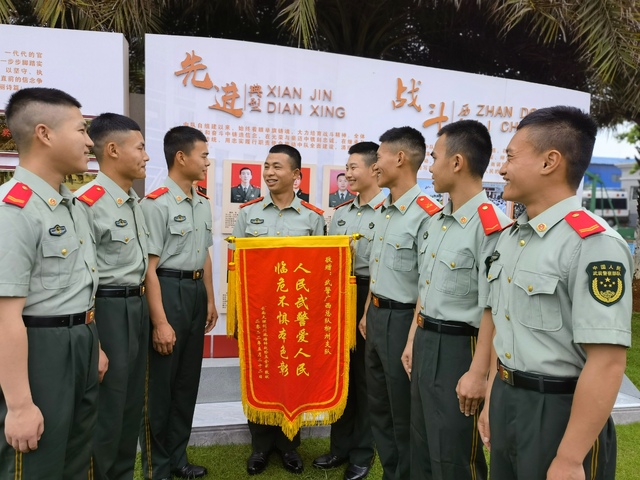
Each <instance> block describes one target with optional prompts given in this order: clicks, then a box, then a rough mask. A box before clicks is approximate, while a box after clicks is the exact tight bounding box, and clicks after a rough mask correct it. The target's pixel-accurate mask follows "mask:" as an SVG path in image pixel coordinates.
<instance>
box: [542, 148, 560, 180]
mask: <svg viewBox="0 0 640 480" xmlns="http://www.w3.org/2000/svg"><path fill="white" fill-rule="evenodd" d="M565 161H566V159H565V158H564V157H563V156H562V154H561V153H560V152H559V151H558V150H548V151H546V152H545V153H544V157H543V160H542V169H541V171H540V173H541V174H542V175H549V174H551V173H553V172H555V171H556V170H558V168H559V166H560V165H562V164H563V163H565Z"/></svg>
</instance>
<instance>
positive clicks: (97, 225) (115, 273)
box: [75, 172, 149, 286]
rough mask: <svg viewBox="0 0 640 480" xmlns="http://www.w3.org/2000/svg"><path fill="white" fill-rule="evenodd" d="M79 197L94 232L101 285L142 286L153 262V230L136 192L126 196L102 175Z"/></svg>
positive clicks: (77, 195)
mask: <svg viewBox="0 0 640 480" xmlns="http://www.w3.org/2000/svg"><path fill="white" fill-rule="evenodd" d="M75 195H76V197H77V198H78V200H80V201H79V202H77V203H78V204H79V205H81V206H83V207H84V210H85V211H86V213H87V216H88V217H89V223H90V224H91V226H92V228H93V234H94V237H95V239H96V250H97V254H98V273H99V274H100V285H121V286H135V285H140V284H141V283H142V282H143V281H144V277H145V275H146V273H147V266H148V262H149V260H148V248H147V238H148V237H149V229H148V228H147V224H146V223H145V220H144V215H143V214H142V208H141V207H140V205H138V202H139V200H140V199H139V198H138V195H137V194H136V192H135V191H134V190H133V189H131V190H129V193H126V192H125V191H124V190H122V188H120V187H119V186H118V185H117V184H116V183H115V182H114V181H113V180H111V179H110V178H109V177H108V176H106V175H105V174H104V173H102V172H100V173H98V176H97V178H96V179H95V180H94V181H93V182H91V183H89V184H87V185H85V186H84V187H82V188H81V189H80V190H78V191H77V192H76V194H75Z"/></svg>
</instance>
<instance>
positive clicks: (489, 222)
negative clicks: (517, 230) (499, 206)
mask: <svg viewBox="0 0 640 480" xmlns="http://www.w3.org/2000/svg"><path fill="white" fill-rule="evenodd" d="M478 215H479V216H480V223H482V228H483V229H484V234H485V235H491V234H492V233H495V232H501V231H502V230H504V229H505V228H507V227H508V226H509V225H512V224H513V222H511V223H508V224H505V225H502V224H501V223H500V219H499V218H498V214H497V212H496V208H495V206H494V205H493V203H483V204H481V205H480V206H479V207H478Z"/></svg>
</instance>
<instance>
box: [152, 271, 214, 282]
mask: <svg viewBox="0 0 640 480" xmlns="http://www.w3.org/2000/svg"><path fill="white" fill-rule="evenodd" d="M156 274H157V275H158V276H159V277H174V278H182V279H184V278H188V279H190V280H200V279H202V277H203V276H204V270H203V269H202V268H201V269H200V270H174V269H173V268H159V269H157V270H156Z"/></svg>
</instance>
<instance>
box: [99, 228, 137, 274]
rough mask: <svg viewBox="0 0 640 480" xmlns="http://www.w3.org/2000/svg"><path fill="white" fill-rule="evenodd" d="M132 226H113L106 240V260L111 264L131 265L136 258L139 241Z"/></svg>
mask: <svg viewBox="0 0 640 480" xmlns="http://www.w3.org/2000/svg"><path fill="white" fill-rule="evenodd" d="M135 235H136V232H135V231H134V230H133V229H131V228H119V227H116V228H111V229H109V238H110V239H111V241H109V242H106V245H105V254H104V261H105V262H106V263H108V264H109V265H130V264H132V263H133V262H134V261H135V260H136V248H137V247H138V242H137V241H136V238H135Z"/></svg>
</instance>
